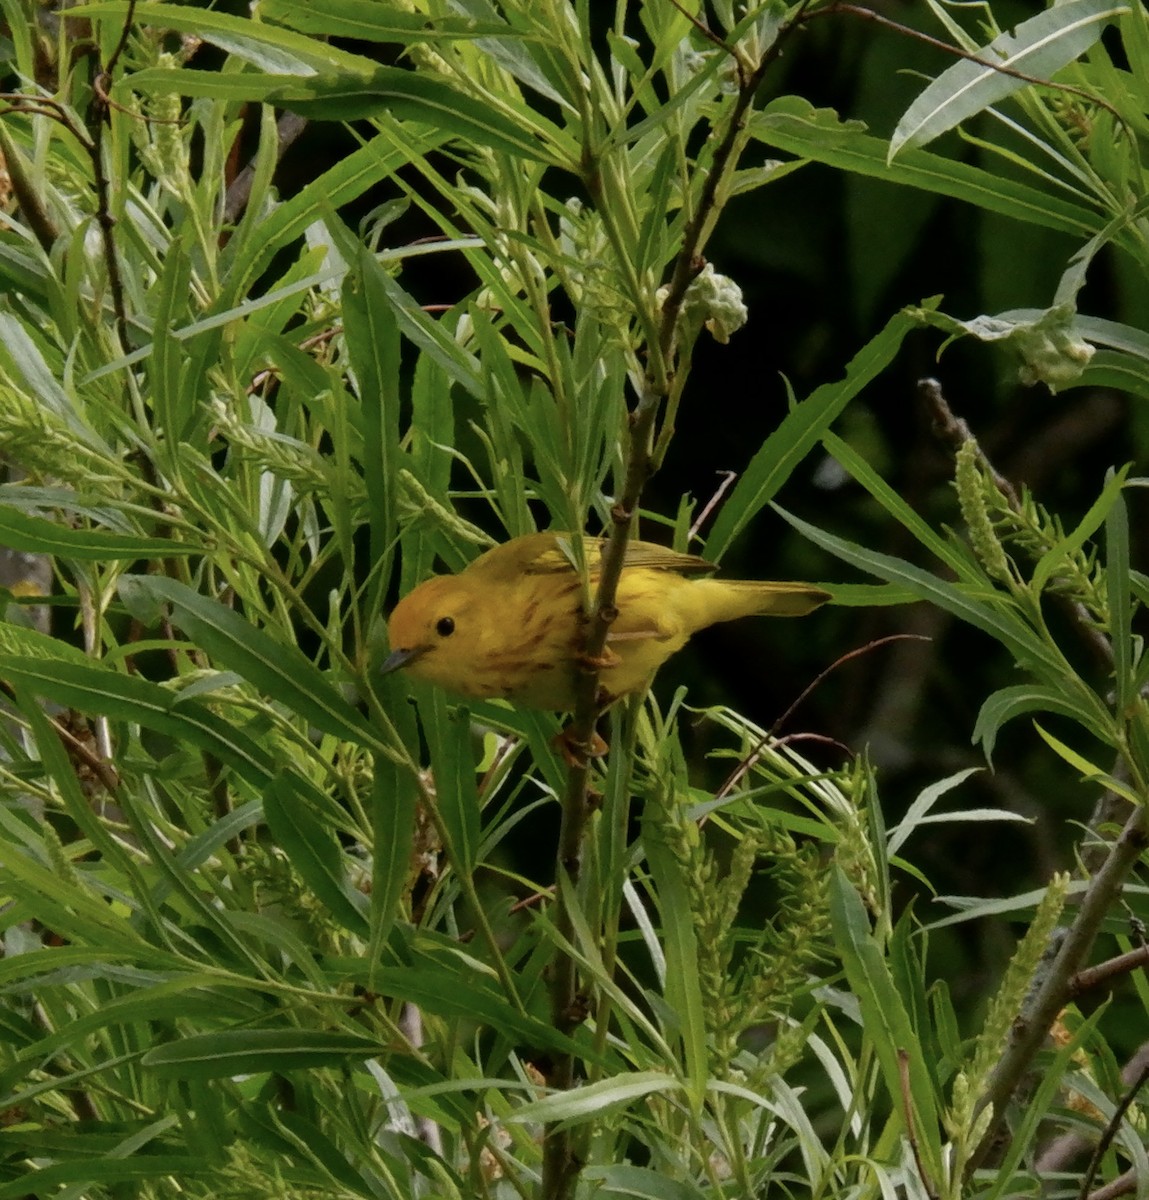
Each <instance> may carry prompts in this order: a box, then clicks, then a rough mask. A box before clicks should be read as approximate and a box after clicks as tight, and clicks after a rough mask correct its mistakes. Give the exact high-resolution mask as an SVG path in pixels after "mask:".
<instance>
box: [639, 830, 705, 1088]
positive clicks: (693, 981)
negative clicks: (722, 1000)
mask: <svg viewBox="0 0 1149 1200" xmlns="http://www.w3.org/2000/svg"><path fill="white" fill-rule="evenodd" d="M643 845H644V847H645V849H646V861H647V863H648V864H649V865H650V873H651V874H652V875H653V876H654V882H655V887H656V889H657V892H658V911H659V915H660V916H661V918H662V943H663V949H664V951H665V953H666V980H665V985H664V989H665V996H666V1002H667V1004H668V1005H669V1006H670V1007H671V1009H672V1010H673V1011H674V1014H675V1016H676V1017H677V1018H678V1029H677V1033H678V1036H679V1038H680V1039H681V1041H682V1048H683V1052H684V1053H683V1057H684V1060H685V1063H684V1065H685V1070H686V1079H687V1087H688V1092H689V1096H690V1100H691V1103H692V1104H693V1106H694V1108H695V1111H700V1109H701V1106H702V1103H703V1100H704V1099H705V1096H706V1083H707V1080H708V1078H709V1075H710V1070H709V1062H708V1057H707V1052H706V1013H705V1009H704V1006H703V1001H702V983H701V980H700V978H699V974H698V945H697V941H696V938H695V932H694V914H693V909H692V906H691V903H690V890H689V888H688V887H687V883H686V878H685V876H684V875H683V871H682V867H681V866H680V865H679V862H678V859H677V858H676V857H675V854H674V851H673V849H672V848H671V847H670V846H669V845H667V843H666V838H665V835H664V834H663V832H662V830H661V828H660V826H659V825H658V823H657V821H656V820H653V819H651V820H645V821H644V822H643Z"/></svg>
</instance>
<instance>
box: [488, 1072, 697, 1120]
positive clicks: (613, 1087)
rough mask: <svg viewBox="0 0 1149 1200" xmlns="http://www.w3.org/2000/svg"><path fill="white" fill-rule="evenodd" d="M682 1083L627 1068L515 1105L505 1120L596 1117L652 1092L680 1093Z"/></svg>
mask: <svg viewBox="0 0 1149 1200" xmlns="http://www.w3.org/2000/svg"><path fill="white" fill-rule="evenodd" d="M681 1090H682V1084H681V1082H679V1080H677V1079H675V1078H674V1076H673V1075H667V1074H664V1073H663V1072H662V1071H628V1072H627V1073H626V1074H624V1075H615V1076H613V1077H611V1078H610V1079H599V1080H597V1081H596V1082H595V1083H588V1084H586V1085H585V1086H584V1087H579V1088H573V1089H572V1090H571V1091H569V1092H558V1093H556V1094H555V1095H553V1096H547V1097H546V1098H545V1099H543V1100H535V1101H533V1102H532V1103H530V1104H524V1105H523V1106H522V1108H516V1109H515V1111H514V1112H513V1113H511V1114H510V1115H509V1116H508V1117H507V1118H506V1120H507V1121H508V1122H509V1123H512V1124H517V1123H521V1122H524V1121H530V1122H531V1123H532V1124H533V1123H535V1122H539V1123H547V1122H550V1121H570V1122H572V1123H577V1122H578V1121H583V1120H587V1119H588V1118H591V1117H597V1116H600V1115H601V1114H603V1113H605V1112H609V1111H610V1110H611V1109H616V1108H620V1107H621V1106H623V1105H626V1104H630V1103H632V1102H633V1101H635V1100H639V1099H641V1098H642V1097H643V1096H649V1095H650V1094H651V1093H652V1092H677V1091H681Z"/></svg>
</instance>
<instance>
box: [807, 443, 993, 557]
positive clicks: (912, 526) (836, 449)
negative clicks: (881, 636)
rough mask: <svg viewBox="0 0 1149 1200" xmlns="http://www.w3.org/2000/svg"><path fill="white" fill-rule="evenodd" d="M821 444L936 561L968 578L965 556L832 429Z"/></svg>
mask: <svg viewBox="0 0 1149 1200" xmlns="http://www.w3.org/2000/svg"><path fill="white" fill-rule="evenodd" d="M822 444H823V445H824V446H825V447H826V450H827V452H828V453H829V454H830V455H831V456H832V457H833V459H834V461H835V462H837V463H838V464H839V466H841V467H843V468H844V469H845V470H846V471H847V472H848V473H849V474H850V475H851V476H852V477H853V478H854V479H855V480H856V481H857V482H858V483H860V484H861V485H862V487H864V488H865V489H866V491H867V492H869V493H870V495H871V496H873V497H874V499H875V500H877V501H878V503H879V504H880V505H881V506H882V507H883V508H884V509H885V510H886V512H888V513H889V514H890V515H891V516H892V517H894V518H895V519H896V520H897V521H899V522H900V523H901V524H902V525H903V526H904V527H905V528H906V529H907V530H909V532H910V533H912V534H913V536H914V537H915V538H916V539H917V540H918V542H920V543H921V545H923V546H925V548H926V549H927V550H929V551H930V553H932V554H933V555H934V556H935V557H936V558H937V559H938V560H939V561H940V562H943V563H945V564H946V566H947V567H949V569H950V570H951V571H953V573H954V574H955V575H956V576H957V577H958V578H959V579H963V580H966V581H968V580H969V579H970V572H969V560H968V559H967V558H966V557H965V556H964V555H963V554H962V552H961V550H960V549H959V548H958V547H957V546H955V545H954V544H953V542H951V541H949V540H947V539H946V538H944V537H942V536H941V535H940V534H939V533H937V532H936V531H935V530H934V529H933V528H932V527H931V526H930V524H929V522H928V521H925V520H923V518H922V517H921V516H919V515H918V513H916V512H915V511H914V509H913V508H912V506H911V505H909V504H908V503H907V502H906V501H905V499H904V498H903V497H901V496H899V495H898V493H897V492H896V491H894V489H893V488H892V487H890V485H889V484H888V483H887V482H886V481H885V480H884V479H883V478H882V477H881V476H880V475H879V474H878V473H877V471H875V470H874V468H873V467H871V466H870V464H869V463H868V462H866V460H865V459H864V458H863V457H862V456H861V455H860V454H859V453H858V452H857V451H856V450H855V449H854V448H853V446H851V445H850V444H849V442H846V441H844V440H843V439H842V438H840V437H838V435H837V434H836V433H832V432H831V433H827V434H826V436H825V437H824V438H823V439H822Z"/></svg>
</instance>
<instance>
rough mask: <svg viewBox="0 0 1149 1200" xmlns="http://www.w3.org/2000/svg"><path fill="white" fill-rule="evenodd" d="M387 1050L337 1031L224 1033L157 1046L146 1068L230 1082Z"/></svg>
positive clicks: (182, 1076)
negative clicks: (232, 1079)
mask: <svg viewBox="0 0 1149 1200" xmlns="http://www.w3.org/2000/svg"><path fill="white" fill-rule="evenodd" d="M387 1051H388V1047H387V1046H386V1045H384V1044H382V1043H380V1042H377V1041H375V1039H374V1038H367V1037H361V1036H360V1035H358V1034H355V1033H341V1032H339V1031H338V1030H334V1029H224V1030H220V1031H219V1032H218V1033H200V1034H192V1035H191V1036H190V1037H184V1038H180V1039H179V1040H178V1041H174V1042H168V1043H166V1044H165V1045H162V1046H156V1047H155V1048H154V1049H152V1050H149V1051H148V1052H147V1053H146V1054H145V1055H144V1056H143V1058H142V1059H141V1060H140V1065H141V1066H143V1067H144V1068H145V1069H147V1070H150V1071H155V1072H156V1073H157V1074H160V1075H164V1076H168V1077H175V1078H177V1079H193V1078H194V1079H224V1078H229V1077H231V1076H234V1075H251V1074H256V1073H260V1072H264V1071H275V1072H276V1073H282V1072H285V1071H312V1070H315V1069H316V1068H317V1067H340V1066H343V1065H345V1064H348V1063H354V1062H362V1061H363V1059H365V1058H373V1057H374V1056H375V1055H378V1054H385V1053H387Z"/></svg>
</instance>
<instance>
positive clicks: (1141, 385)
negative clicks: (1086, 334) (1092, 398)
mask: <svg viewBox="0 0 1149 1200" xmlns="http://www.w3.org/2000/svg"><path fill="white" fill-rule="evenodd" d="M1077 384H1078V386H1079V387H1092V388H1115V389H1116V390H1117V391H1121V392H1128V393H1129V394H1130V395H1131V396H1136V397H1137V398H1138V399H1139V400H1149V361H1147V360H1146V359H1144V358H1142V357H1139V356H1136V355H1132V354H1126V353H1123V352H1121V351H1118V350H1098V351H1097V353H1096V354H1094V356H1093V357H1092V358H1091V359H1090V360H1089V365H1088V366H1087V367H1086V368H1085V369H1084V370H1083V371H1082V372H1081V375H1080V377H1079V378H1078V380H1077Z"/></svg>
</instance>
